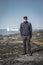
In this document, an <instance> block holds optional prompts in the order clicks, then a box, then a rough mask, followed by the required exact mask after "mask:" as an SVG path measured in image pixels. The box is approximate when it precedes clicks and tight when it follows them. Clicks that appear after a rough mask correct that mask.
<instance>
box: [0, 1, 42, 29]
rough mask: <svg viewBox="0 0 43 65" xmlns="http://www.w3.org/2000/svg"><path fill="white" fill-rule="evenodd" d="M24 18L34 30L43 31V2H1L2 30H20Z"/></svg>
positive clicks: (0, 18) (0, 20)
mask: <svg viewBox="0 0 43 65" xmlns="http://www.w3.org/2000/svg"><path fill="white" fill-rule="evenodd" d="M23 16H28V21H29V22H31V24H32V27H33V29H43V0H0V28H8V27H9V28H19V27H20V23H21V22H23Z"/></svg>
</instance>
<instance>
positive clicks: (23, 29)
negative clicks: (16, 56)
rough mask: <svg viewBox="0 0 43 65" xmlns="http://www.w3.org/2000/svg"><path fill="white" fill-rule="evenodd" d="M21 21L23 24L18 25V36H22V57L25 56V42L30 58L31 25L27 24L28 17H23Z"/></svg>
mask: <svg viewBox="0 0 43 65" xmlns="http://www.w3.org/2000/svg"><path fill="white" fill-rule="evenodd" d="M23 20H24V21H23V23H21V25H20V34H21V36H22V39H23V44H24V53H23V55H25V54H26V42H27V44H28V51H29V54H30V56H31V55H32V52H31V45H30V40H31V37H32V25H31V23H29V22H28V17H27V16H24V17H23Z"/></svg>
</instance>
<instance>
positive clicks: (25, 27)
mask: <svg viewBox="0 0 43 65" xmlns="http://www.w3.org/2000/svg"><path fill="white" fill-rule="evenodd" d="M20 34H21V36H30V38H31V37H32V25H31V23H29V22H23V23H21V25H20Z"/></svg>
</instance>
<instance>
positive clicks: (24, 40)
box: [23, 37, 26, 53]
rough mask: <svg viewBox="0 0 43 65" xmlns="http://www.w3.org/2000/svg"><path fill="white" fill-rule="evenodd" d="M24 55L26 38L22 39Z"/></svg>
mask: <svg viewBox="0 0 43 65" xmlns="http://www.w3.org/2000/svg"><path fill="white" fill-rule="evenodd" d="M23 47H24V53H26V37H23Z"/></svg>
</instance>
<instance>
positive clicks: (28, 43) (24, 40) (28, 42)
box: [22, 36, 31, 53]
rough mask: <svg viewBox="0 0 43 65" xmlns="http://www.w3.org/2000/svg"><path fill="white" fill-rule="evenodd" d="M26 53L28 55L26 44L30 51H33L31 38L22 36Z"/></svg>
mask: <svg viewBox="0 0 43 65" xmlns="http://www.w3.org/2000/svg"><path fill="white" fill-rule="evenodd" d="M22 40H23V45H24V52H25V53H26V42H27V45H28V51H31V44H30V36H22Z"/></svg>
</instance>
